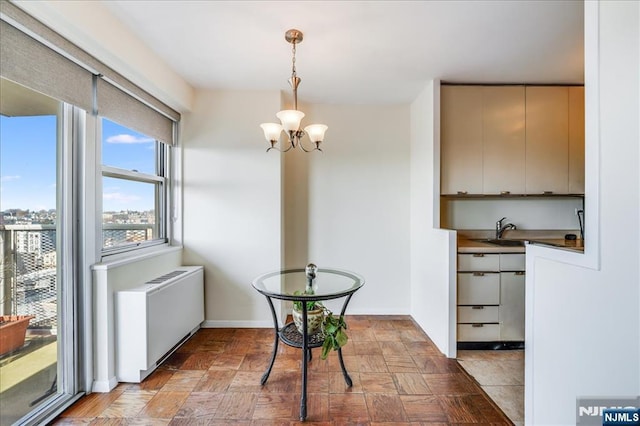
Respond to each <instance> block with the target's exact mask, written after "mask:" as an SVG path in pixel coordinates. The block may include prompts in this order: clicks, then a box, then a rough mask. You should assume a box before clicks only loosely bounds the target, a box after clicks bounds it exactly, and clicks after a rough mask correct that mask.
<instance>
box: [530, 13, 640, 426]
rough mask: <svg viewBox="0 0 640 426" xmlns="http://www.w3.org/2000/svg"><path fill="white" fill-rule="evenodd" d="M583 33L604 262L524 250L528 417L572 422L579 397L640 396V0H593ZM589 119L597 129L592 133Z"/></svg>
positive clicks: (593, 188)
mask: <svg viewBox="0 0 640 426" xmlns="http://www.w3.org/2000/svg"><path fill="white" fill-rule="evenodd" d="M594 18H595V19H594ZM598 20H599V23H598ZM585 37H586V42H585V55H586V56H585V64H586V69H585V76H586V77H587V78H586V79H585V80H586V84H585V91H586V99H587V111H593V112H594V113H593V114H591V115H590V114H589V112H587V116H586V120H587V135H586V145H587V146H586V153H587V156H591V155H594V154H595V155H597V156H598V158H595V159H593V158H591V159H590V158H587V161H586V162H587V169H586V174H587V176H588V177H589V176H592V177H594V176H595V178H594V179H591V180H587V183H586V197H587V199H588V198H589V194H590V193H591V192H597V191H598V190H599V202H598V204H597V205H596V206H594V207H595V208H596V209H598V210H599V219H600V220H599V230H593V229H592V230H591V231H590V232H592V233H593V232H598V231H599V237H600V244H599V251H600V266H599V269H598V268H597V262H594V265H590V266H595V268H596V269H589V268H585V267H578V266H573V265H571V264H567V263H561V262H558V261H556V260H555V259H556V258H557V255H556V254H555V252H554V251H553V250H549V249H544V248H541V247H531V246H530V247H529V248H528V249H527V284H526V285H527V295H526V299H527V301H526V323H527V334H526V341H527V347H526V349H525V401H526V402H525V404H526V405H525V416H526V418H525V421H526V423H527V424H536V425H542V424H554V425H557V424H567V425H568V424H575V421H576V408H575V407H576V398H577V397H581V396H600V397H602V396H625V395H628V396H634V395H639V394H640V361H639V360H640V339H639V338H638V336H640V316H639V311H640V310H639V309H638V300H639V298H640V294H639V293H640V284H639V283H640V271H639V270H638V259H640V238H639V237H640V228H639V221H638V214H639V211H640V208H639V205H640V202H639V198H640V176H639V172H638V162H639V161H638V160H639V154H640V152H639V143H638V141H639V139H640V129H639V122H640V120H639V117H640V102H639V99H640V97H639V96H638V95H639V94H640V3H638V2H613V1H611V2H609V1H606V2H587V3H586V4H585ZM598 55H599V61H598V60H594V58H596V59H597V58H598ZM598 75H599V77H598ZM590 76H595V77H596V81H591V78H590ZM598 86H599V87H598ZM598 96H599V104H598V105H590V102H594V101H597V99H598ZM592 120H598V123H599V128H600V132H599V134H593V132H591V133H589V132H590V129H593V128H594V126H592V124H593V121H592ZM590 121H591V123H590ZM597 127H598V126H595V128H597ZM597 146H599V147H600V148H599V152H598V150H597V149H594V147H595V148H597ZM598 165H599V170H598ZM598 177H599V179H598ZM586 214H587V215H589V210H588V209H587V212H586ZM589 241H590V240H589V238H587V244H589ZM596 248H598V247H596Z"/></svg>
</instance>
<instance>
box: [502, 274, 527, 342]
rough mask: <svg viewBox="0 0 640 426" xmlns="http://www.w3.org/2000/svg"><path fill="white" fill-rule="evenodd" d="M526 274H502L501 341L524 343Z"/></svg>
mask: <svg viewBox="0 0 640 426" xmlns="http://www.w3.org/2000/svg"><path fill="white" fill-rule="evenodd" d="M524 283H525V277H524V272H501V273H500V340H503V341H517V342H520V341H524V298H525V295H524V285H525V284H524Z"/></svg>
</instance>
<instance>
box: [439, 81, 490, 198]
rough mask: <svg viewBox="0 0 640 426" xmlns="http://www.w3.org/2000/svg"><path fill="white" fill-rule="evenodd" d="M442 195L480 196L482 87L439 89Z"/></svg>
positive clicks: (448, 87)
mask: <svg viewBox="0 0 640 426" xmlns="http://www.w3.org/2000/svg"><path fill="white" fill-rule="evenodd" d="M440 108H441V115H440V116H441V128H440V134H441V147H442V157H441V178H442V182H441V193H442V194H457V193H469V194H481V193H482V87H480V86H442V90H441V92H440Z"/></svg>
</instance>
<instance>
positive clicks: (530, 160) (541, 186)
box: [526, 86, 569, 194]
mask: <svg viewBox="0 0 640 426" xmlns="http://www.w3.org/2000/svg"><path fill="white" fill-rule="evenodd" d="M568 111H569V88H568V87H564V86H540V87H538V86H531V87H527V88H526V120H527V124H526V139H527V140H526V168H527V170H526V192H527V194H543V193H545V192H550V193H554V194H555V193H557V194H566V193H568V192H569V167H568V164H569V158H568V157H569V112H568Z"/></svg>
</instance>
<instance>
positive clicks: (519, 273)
mask: <svg viewBox="0 0 640 426" xmlns="http://www.w3.org/2000/svg"><path fill="white" fill-rule="evenodd" d="M516 275H524V271H518V272H516Z"/></svg>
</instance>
